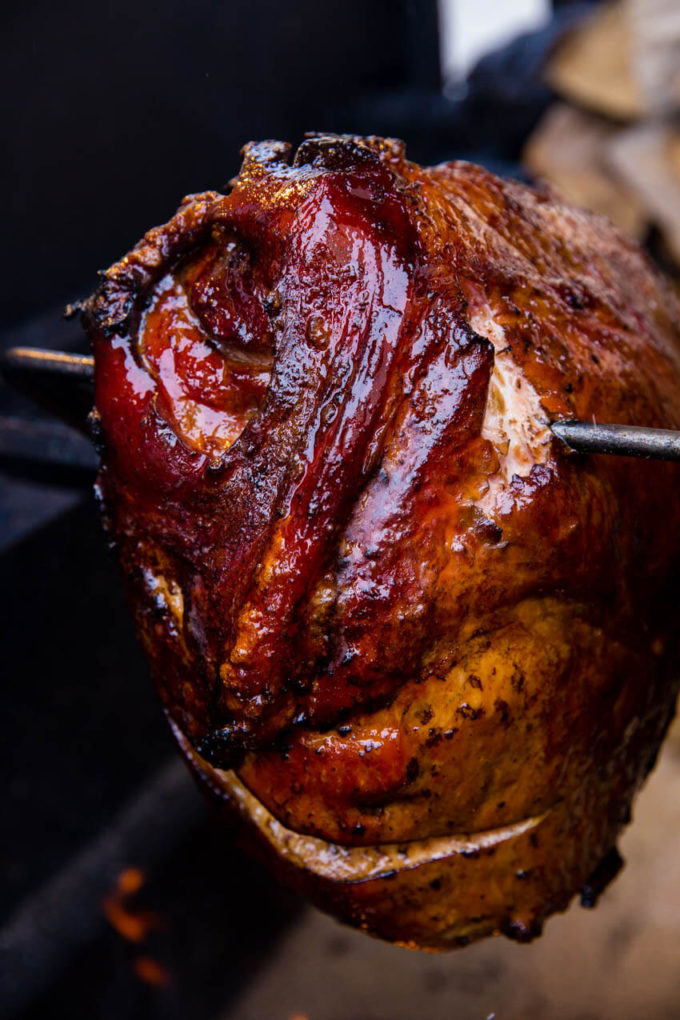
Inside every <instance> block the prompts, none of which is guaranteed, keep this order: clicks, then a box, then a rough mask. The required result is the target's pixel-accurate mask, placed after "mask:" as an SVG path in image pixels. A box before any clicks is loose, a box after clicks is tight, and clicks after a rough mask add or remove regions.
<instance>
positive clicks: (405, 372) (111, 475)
mask: <svg viewBox="0 0 680 1020" xmlns="http://www.w3.org/2000/svg"><path fill="white" fill-rule="evenodd" d="M85 320H86V325H87V327H88V329H89V332H90V334H91V336H92V339H93V343H94V350H95V359H96V406H97V409H98V412H99V416H100V420H101V433H102V440H103V459H102V471H101V475H100V479H99V488H100V491H101V495H102V499H103V506H104V510H105V515H106V520H107V523H108V527H109V528H110V530H111V533H112V535H113V537H114V538H115V540H116V543H117V545H118V549H119V553H120V557H121V562H122V565H123V569H124V572H125V577H126V581H127V585H128V591H129V596H130V600H131V604H132V607H133V610H134V613H135V616H136V619H137V624H138V628H139V632H140V635H141V638H142V641H143V643H144V646H145V648H146V651H147V654H148V656H149V660H150V663H151V666H152V670H153V674H154V677H155V682H156V684H157V687H158V690H159V692H160V694H161V697H162V699H163V702H164V704H165V707H166V710H167V712H168V714H169V716H170V718H171V720H172V721H173V725H174V727H175V730H176V734H177V737H178V740H179V741H180V743H181V744H182V746H183V749H184V752H185V754H186V755H187V757H188V758H189V759H190V761H191V762H192V763H193V765H194V767H195V768H196V769H197V771H198V772H199V774H200V775H201V777H202V779H203V781H204V782H205V783H206V784H207V785H208V786H209V787H210V788H211V789H212V790H213V791H214V792H215V793H217V795H218V796H220V797H222V799H224V800H225V802H228V803H229V804H231V810H232V811H234V810H236V811H237V813H239V814H241V815H242V816H243V817H244V818H245V819H246V820H247V823H248V825H249V826H250V829H251V832H252V834H253V835H254V837H255V841H256V842H257V843H258V844H259V846H260V848H261V849H262V848H264V849H265V852H266V853H268V854H269V855H270V856H272V857H273V859H274V860H275V862H276V864H277V866H278V867H280V868H281V869H282V870H283V872H284V874H285V876H286V877H287V878H288V880H289V881H291V882H293V883H294V884H297V885H298V886H299V887H301V888H303V889H305V890H307V891H308V892H310V893H311V894H312V895H313V896H314V897H315V899H316V900H317V902H320V903H321V904H322V905H325V906H326V907H327V908H329V909H331V910H333V911H334V912H335V913H336V914H338V915H339V916H342V917H345V918H346V919H348V920H350V921H351V922H352V923H355V924H359V925H361V926H363V927H365V928H366V929H368V930H371V931H373V932H375V933H377V934H380V935H382V936H383V937H385V938H389V939H393V940H398V941H402V942H406V943H409V944H418V945H421V946H430V947H435V948H437V947H443V946H448V945H452V944H455V943H456V942H458V941H460V940H465V939H468V938H470V937H476V936H479V935H483V934H486V933H489V932H492V931H498V930H503V931H506V932H508V933H510V934H513V935H515V936H516V937H530V936H531V935H533V934H535V933H536V932H537V931H539V930H540V925H541V922H542V919H543V918H544V917H545V916H546V915H547V914H549V913H550V912H551V911H554V910H558V909H562V908H563V907H564V906H565V905H566V903H567V902H568V901H569V899H570V897H571V896H572V895H573V893H574V892H575V891H577V890H578V889H579V888H580V887H581V886H582V885H583V884H584V882H586V880H587V879H588V876H589V875H590V874H591V872H593V870H594V869H595V868H596V866H597V865H598V864H599V863H600V862H601V861H602V860H603V859H604V858H606V856H607V854H608V852H609V851H610V850H611V849H612V848H613V847H614V843H615V839H616V836H617V833H618V831H619V829H620V827H621V826H622V825H623V824H624V823H625V821H626V820H627V818H628V815H629V808H630V801H631V798H632V796H633V793H634V792H635V790H636V789H637V787H638V786H639V785H640V783H641V782H642V780H643V778H644V776H645V775H646V772H647V771H648V769H649V768H650V767H651V763H652V762H653V759H654V755H655V753H656V750H657V748H658V745H659V742H660V740H661V738H662V736H663V733H664V730H665V727H666V726H667V723H668V720H669V718H670V715H671V712H672V705H673V701H674V696H675V693H676V690H677V678H678V668H677V667H678V638H677V633H676V631H677V628H676V627H675V625H674V623H675V617H676V613H677V596H676V592H675V589H674V581H676V579H677V576H678V564H679V560H680V472H679V471H678V468H677V466H676V465H670V464H663V463H658V462H657V463H654V464H648V463H645V462H640V461H637V462H634V461H630V460H626V459H623V458H613V457H612V458H605V457H588V458H585V457H576V456H571V455H569V454H568V453H567V452H566V451H565V449H564V448H562V447H561V446H560V444H559V443H558V442H557V441H556V440H554V439H553V438H552V436H551V433H550V431H549V429H548V424H549V422H550V421H551V420H554V419H558V418H565V417H581V418H588V419H591V418H595V419H597V420H600V421H610V422H621V423H630V424H644V425H652V426H661V427H666V428H680V353H679V352H680V343H679V339H678V323H680V314H679V310H678V306H677V302H676V300H675V299H674V297H673V295H672V294H671V292H670V290H669V289H668V288H667V287H666V286H665V285H664V283H663V282H662V281H661V280H660V278H659V277H658V276H657V275H656V273H655V272H654V271H653V270H652V268H651V267H650V265H649V264H648V262H647V261H646V259H645V258H644V256H643V255H642V254H641V253H640V252H639V250H638V249H637V248H636V247H635V246H634V245H632V244H630V243H628V242H626V241H625V240H623V239H622V238H621V237H620V236H619V235H618V234H617V233H616V232H615V231H614V230H613V228H612V227H610V226H609V225H608V224H607V223H606V222H604V221H603V220H601V219H597V218H594V217H592V216H590V215H588V214H586V213H584V212H580V211H578V210H574V209H572V208H570V207H568V206H565V205H562V204H560V203H559V202H557V201H556V200H555V199H554V198H550V197H549V196H547V195H545V194H541V193H537V192H535V191H532V190H530V189H528V188H526V187H523V186H522V185H520V184H517V183H513V182H508V181H501V180H499V179H498V178H496V177H494V176H493V175H492V174H490V173H488V172H487V171H485V170H483V169H481V168H480V167H476V166H473V165H470V164H466V163H451V164H446V165H443V166H439V167H435V168H431V169H425V168H421V167H418V166H416V165H415V164H413V163H409V162H407V161H406V159H405V157H404V153H403V149H402V147H401V145H400V144H399V143H397V142H393V141H384V140H380V139H354V138H335V137H332V136H320V137H317V138H313V139H310V140H309V141H307V142H305V143H304V144H303V145H302V146H301V147H300V148H299V149H298V151H297V154H296V156H295V159H294V161H293V162H292V164H291V163H290V153H289V147H288V146H286V145H283V144H281V143H271V142H268V143H263V144H260V145H251V146H248V147H247V148H246V150H245V160H244V164H243V167H242V170H241V173H240V175H239V177H238V178H237V179H236V180H235V182H233V187H232V190H231V191H230V192H229V194H226V195H221V194H216V193H208V194H204V195H197V196H193V197H191V198H189V199H187V200H186V201H185V203H184V204H183V205H182V207H181V208H180V210H179V212H178V213H177V215H176V216H175V217H174V219H173V220H171V221H170V223H168V224H167V225H166V226H164V227H160V228H158V229H156V230H152V231H151V232H150V233H149V234H147V236H146V238H145V239H144V240H143V241H142V242H141V243H140V245H138V246H137V248H135V249H134V250H133V251H132V252H131V253H130V254H129V255H128V256H126V257H125V258H124V259H123V260H122V261H121V262H120V263H118V264H117V265H115V266H114V267H112V269H110V270H109V271H108V272H107V273H106V274H105V278H104V281H103V283H102V286H101V288H100V290H99V291H98V293H97V294H96V295H95V296H94V298H93V299H92V300H91V301H90V302H89V304H88V307H87V309H86V314H85ZM234 770H235V771H234ZM362 848H363V849H362Z"/></svg>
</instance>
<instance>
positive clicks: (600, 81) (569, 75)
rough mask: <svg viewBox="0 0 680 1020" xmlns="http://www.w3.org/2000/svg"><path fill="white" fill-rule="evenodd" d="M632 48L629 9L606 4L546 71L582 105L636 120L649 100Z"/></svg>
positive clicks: (575, 33) (562, 92) (565, 96)
mask: <svg viewBox="0 0 680 1020" xmlns="http://www.w3.org/2000/svg"><path fill="white" fill-rule="evenodd" d="M671 2H673V0H671ZM633 47H634V43H633V34H632V30H631V23H630V18H629V12H628V8H627V6H626V5H625V4H624V3H622V2H618V3H613V4H606V5H604V6H602V7H600V8H598V9H597V10H596V11H594V12H593V14H592V15H589V16H588V17H587V18H585V19H584V20H583V21H582V22H581V23H580V25H579V26H578V27H577V28H575V29H574V30H573V31H572V32H571V33H569V35H568V36H567V37H566V39H565V40H564V42H563V43H562V45H561V46H560V47H559V48H558V50H557V51H556V53H555V54H554V56H553V58H552V59H551V60H550V62H549V64H548V67H547V69H546V78H547V81H548V84H549V85H550V86H551V87H552V88H554V89H555V91H556V92H558V93H559V94H560V96H562V98H563V99H567V100H568V101H569V102H571V103H574V104H576V105H577V106H582V107H585V108H586V109H588V110H592V111H594V112H595V113H601V114H604V115H605V116H607V117H612V118H614V119H616V120H623V121H630V120H634V119H637V118H638V117H640V116H642V115H643V114H644V112H645V110H646V101H645V97H644V94H643V92H642V90H641V88H640V86H639V84H638V81H637V79H636V77H635V73H634V70H633Z"/></svg>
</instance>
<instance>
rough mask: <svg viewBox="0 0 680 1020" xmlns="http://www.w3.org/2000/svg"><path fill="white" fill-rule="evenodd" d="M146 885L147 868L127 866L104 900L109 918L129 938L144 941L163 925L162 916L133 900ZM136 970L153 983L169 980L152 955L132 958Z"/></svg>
mask: <svg viewBox="0 0 680 1020" xmlns="http://www.w3.org/2000/svg"><path fill="white" fill-rule="evenodd" d="M143 885H144V872H143V871H142V870H141V869H140V868H126V869H125V870H124V871H121V873H120V874H119V876H118V879H117V881H116V889H115V891H114V892H113V893H111V894H110V895H109V896H107V897H106V898H105V899H104V901H103V902H102V910H103V912H104V916H105V917H106V919H107V921H108V922H109V924H110V925H111V927H112V928H114V929H115V931H117V932H118V934H119V935H122V937H123V938H124V939H126V940H127V941H128V942H134V943H141V942H144V941H145V940H146V939H147V938H148V936H149V935H150V933H151V932H152V931H155V930H157V929H158V928H160V927H161V926H162V924H161V918H160V916H159V915H158V914H155V913H153V912H151V911H148V910H140V909H138V908H136V907H135V906H134V904H133V903H132V900H133V898H134V897H135V896H136V894H137V893H138V892H139V890H140V889H141V888H142V886H143ZM132 969H133V970H134V972H135V974H136V975H137V976H138V977H139V978H141V979H142V981H146V982H147V983H148V984H151V985H162V984H166V982H167V981H168V980H169V974H168V972H167V971H166V969H165V968H164V967H163V966H161V964H160V963H158V962H157V961H156V960H154V959H153V957H151V956H138V957H136V958H135V959H134V960H133V961H132Z"/></svg>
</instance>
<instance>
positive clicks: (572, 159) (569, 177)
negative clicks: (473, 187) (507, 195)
mask: <svg viewBox="0 0 680 1020" xmlns="http://www.w3.org/2000/svg"><path fill="white" fill-rule="evenodd" d="M617 132H618V129H617V128H615V127H614V126H612V125H611V123H609V122H608V121H605V120H603V119H602V118H601V117H596V116H594V115H592V114H589V113H585V112H583V111H582V110H577V109H575V108H574V107H571V106H567V105H566V104H565V103H557V104H555V105H554V106H552V107H550V109H549V110H548V111H547V113H546V114H545V116H544V117H543V119H542V120H541V122H540V124H539V125H538V127H537V128H536V130H535V131H534V133H533V135H532V136H531V138H530V139H529V142H528V143H527V146H526V148H525V150H524V154H523V159H524V163H525V165H526V166H527V168H528V169H529V170H530V171H531V173H532V174H534V175H535V176H537V177H543V178H545V179H546V180H547V181H548V182H549V183H550V184H551V185H553V186H554V187H555V188H556V189H557V191H558V192H559V193H560V194H561V195H562V196H563V197H564V198H566V199H567V200H568V201H569V202H573V203H574V204H575V205H580V206H583V207H584V208H586V209H592V210H593V212H598V213H601V214H602V215H603V216H607V217H608V218H609V219H610V220H611V221H612V223H615V224H616V226H617V227H619V229H620V230H623V231H624V232H625V233H627V234H628V235H630V236H631V237H635V238H636V239H638V240H640V239H641V238H642V237H643V236H644V233H645V229H646V223H647V217H646V215H645V210H644V206H643V203H642V202H641V201H640V200H639V199H638V197H637V196H636V194H635V192H634V191H633V190H632V189H631V188H630V187H629V186H628V185H627V184H626V183H625V182H624V181H623V180H622V179H621V178H620V177H618V175H617V174H616V172H612V169H611V166H610V165H609V162H608V154H609V146H610V143H611V142H612V140H613V138H615V136H616V134H617Z"/></svg>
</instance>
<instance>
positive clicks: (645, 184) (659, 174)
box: [609, 122, 680, 263]
mask: <svg viewBox="0 0 680 1020" xmlns="http://www.w3.org/2000/svg"><path fill="white" fill-rule="evenodd" d="M609 158H610V161H611V164H612V166H613V167H614V168H615V169H616V171H617V172H618V174H619V176H620V177H621V178H622V179H623V180H624V181H625V182H626V184H627V185H628V187H629V188H630V189H631V191H633V193H634V194H635V195H636V197H637V199H638V201H640V202H642V204H643V205H644V207H645V209H646V210H647V213H648V215H649V218H650V220H652V221H653V222H654V223H655V224H656V225H657V226H658V227H659V228H660V230H661V232H662V234H663V237H664V240H665V242H666V244H667V246H668V249H669V251H670V254H671V255H672V256H673V258H674V259H675V261H676V262H678V263H680V132H679V131H678V129H677V128H675V127H674V126H673V125H671V124H665V123H655V122H652V123H649V124H643V125H640V126H639V127H635V128H630V129H629V130H627V131H623V132H621V133H620V134H619V135H617V136H615V137H614V138H612V139H611V141H610V142H609Z"/></svg>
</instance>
